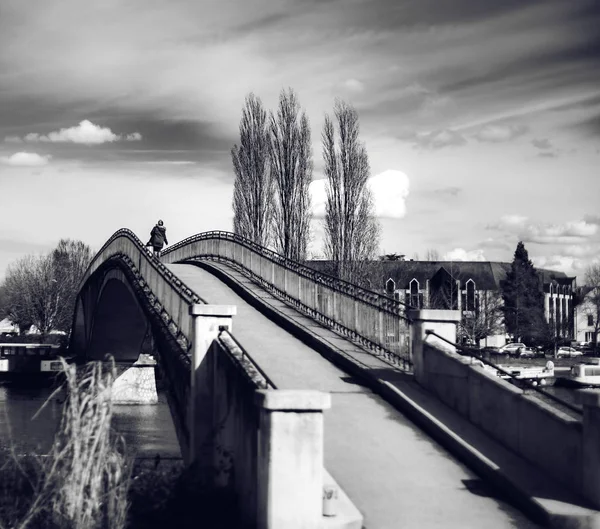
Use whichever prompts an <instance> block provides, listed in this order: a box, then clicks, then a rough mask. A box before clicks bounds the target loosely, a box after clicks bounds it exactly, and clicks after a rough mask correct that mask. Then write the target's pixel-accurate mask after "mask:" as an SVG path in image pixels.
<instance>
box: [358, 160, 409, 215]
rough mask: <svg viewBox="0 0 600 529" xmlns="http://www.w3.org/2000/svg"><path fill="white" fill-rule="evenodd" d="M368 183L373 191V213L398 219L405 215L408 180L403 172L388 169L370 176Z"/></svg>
mask: <svg viewBox="0 0 600 529" xmlns="http://www.w3.org/2000/svg"><path fill="white" fill-rule="evenodd" d="M368 185H369V187H370V188H371V192H372V193H373V199H374V200H375V214H376V215H377V216H378V217H387V218H395V219H400V218H402V217H404V216H405V215H406V198H407V197H408V194H409V192H410V181H409V178H408V176H407V175H406V174H405V173H403V172H402V171H396V170H394V169H388V170H387V171H383V172H382V173H379V174H377V175H375V176H372V177H371V178H370V179H369V183H368Z"/></svg>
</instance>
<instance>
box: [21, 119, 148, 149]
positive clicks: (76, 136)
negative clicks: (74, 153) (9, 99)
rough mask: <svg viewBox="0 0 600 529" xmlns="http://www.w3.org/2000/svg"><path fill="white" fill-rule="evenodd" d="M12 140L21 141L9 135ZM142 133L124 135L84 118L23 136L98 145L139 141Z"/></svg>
mask: <svg viewBox="0 0 600 529" xmlns="http://www.w3.org/2000/svg"><path fill="white" fill-rule="evenodd" d="M11 138H12V141H13V142H16V140H19V141H21V139H20V138H17V137H11ZM141 139H142V135H141V134H140V133H139V132H133V133H131V134H127V135H125V136H121V135H119V134H115V133H114V132H113V131H112V130H110V129H109V128H108V127H101V126H100V125H95V124H94V123H92V122H91V121H89V120H87V119H85V120H83V121H81V122H80V123H79V125H76V126H74V127H69V128H63V129H60V130H58V131H53V132H49V133H48V134H45V135H44V134H38V133H37V132H30V133H29V134H26V135H25V136H24V137H23V140H24V141H26V142H32V143H36V142H50V143H81V144H84V145H100V144H102V143H110V142H115V141H119V140H125V141H140V140H141Z"/></svg>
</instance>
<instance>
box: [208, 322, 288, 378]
mask: <svg viewBox="0 0 600 529" xmlns="http://www.w3.org/2000/svg"><path fill="white" fill-rule="evenodd" d="M222 334H226V335H227V336H228V337H229V338H230V339H231V341H232V342H233V343H234V344H235V345H236V346H237V348H238V349H239V350H240V351H241V352H242V358H247V359H248V360H249V361H250V363H251V364H252V366H253V367H254V369H256V371H258V373H260V375H261V376H262V377H263V378H264V379H265V381H266V383H267V386H268V387H270V388H271V389H277V386H276V385H275V383H274V382H273V381H272V380H271V379H270V378H269V375H267V374H266V373H265V372H264V371H263V370H262V368H261V367H260V365H259V364H258V362H256V361H255V360H254V358H252V357H251V356H250V353H248V351H246V349H244V347H243V346H242V345H241V344H240V342H238V340H237V338H236V337H235V336H233V334H231V333H230V332H229V330H228V329H227V327H225V326H221V327H219V335H218V336H219V338H220V337H221V335H222Z"/></svg>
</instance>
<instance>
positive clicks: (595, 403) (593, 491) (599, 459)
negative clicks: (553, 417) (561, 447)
mask: <svg viewBox="0 0 600 529" xmlns="http://www.w3.org/2000/svg"><path fill="white" fill-rule="evenodd" d="M579 395H580V399H581V401H580V402H581V404H582V405H583V432H582V435H583V450H582V457H581V461H582V476H581V478H582V492H583V495H584V496H585V497H586V498H587V499H588V500H590V501H591V502H592V503H593V504H594V507H595V508H596V509H599V508H600V450H598V446H600V393H596V391H594V390H590V389H586V390H581V391H579Z"/></svg>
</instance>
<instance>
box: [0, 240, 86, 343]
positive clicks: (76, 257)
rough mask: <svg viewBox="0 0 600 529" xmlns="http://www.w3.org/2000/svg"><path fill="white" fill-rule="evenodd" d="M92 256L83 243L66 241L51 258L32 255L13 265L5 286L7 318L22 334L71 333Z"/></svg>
mask: <svg viewBox="0 0 600 529" xmlns="http://www.w3.org/2000/svg"><path fill="white" fill-rule="evenodd" d="M91 257H92V252H91V250H90V248H89V246H87V245H86V244H84V243H82V242H81V241H72V240H69V239H62V240H61V241H60V242H59V244H58V246H57V247H56V248H55V249H54V250H53V252H52V253H51V254H49V255H43V256H34V255H28V256H25V257H23V258H22V259H19V260H18V261H16V262H15V263H13V264H11V265H9V267H8V270H7V274H6V278H5V280H4V283H3V284H2V288H1V290H2V310H3V313H4V314H3V315H5V316H6V317H8V318H9V319H10V320H11V321H12V322H13V323H16V324H17V325H19V328H20V329H21V331H23V330H25V329H26V328H27V327H29V326H30V325H35V327H37V329H38V330H39V331H40V332H41V333H42V335H45V334H48V333H49V332H50V331H53V330H61V331H69V329H70V326H71V323H72V319H73V312H74V310H75V298H76V296H77V292H78V288H79V282H80V281H81V278H82V277H83V274H84V272H85V270H86V269H87V267H88V265H89V263H90V261H91Z"/></svg>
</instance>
